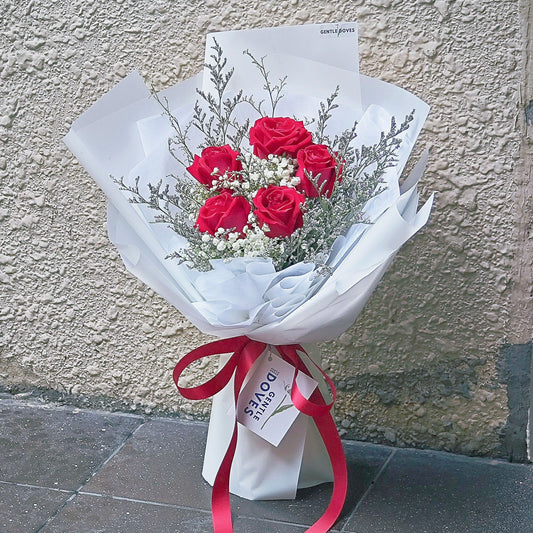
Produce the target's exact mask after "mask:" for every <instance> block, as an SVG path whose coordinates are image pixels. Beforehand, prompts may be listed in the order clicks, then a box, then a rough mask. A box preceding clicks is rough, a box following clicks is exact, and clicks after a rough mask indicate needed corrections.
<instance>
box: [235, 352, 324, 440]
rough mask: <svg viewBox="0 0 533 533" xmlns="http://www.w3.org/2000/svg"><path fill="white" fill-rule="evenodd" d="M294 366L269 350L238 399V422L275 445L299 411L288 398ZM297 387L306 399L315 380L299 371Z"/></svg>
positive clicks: (314, 386) (313, 387) (312, 388)
mask: <svg viewBox="0 0 533 533" xmlns="http://www.w3.org/2000/svg"><path fill="white" fill-rule="evenodd" d="M295 370H296V369H295V368H294V367H293V366H292V365H290V364H289V363H287V362H285V361H284V360H283V359H281V358H280V357H278V356H276V355H274V354H272V353H271V352H269V353H268V354H267V355H265V356H264V357H263V358H262V359H261V361H260V362H259V364H258V366H257V368H256V369H255V370H254V372H253V374H252V376H251V377H250V379H249V381H248V382H247V383H246V385H245V386H244V387H243V388H242V390H241V393H240V394H239V399H238V401H237V421H238V422H239V423H241V424H242V425H243V426H245V427H247V428H248V429H249V430H250V431H253V432H254V433H256V434H257V435H259V436H260V437H262V438H263V439H265V440H266V441H268V442H270V444H273V445H274V446H277V445H278V444H279V443H280V442H281V440H282V439H283V437H284V436H285V435H286V434H287V431H289V429H290V427H291V426H292V424H293V422H294V421H295V420H296V417H297V416H298V415H299V414H300V412H299V411H298V409H296V407H294V405H293V403H292V401H291V386H292V380H293V377H294V372H295ZM296 380H297V382H298V389H299V390H300V392H301V393H302V395H303V396H304V397H305V398H306V399H308V398H309V397H310V396H311V394H312V393H313V391H314V390H315V389H316V387H317V385H318V383H317V382H316V381H315V380H314V379H312V378H310V377H309V376H307V375H306V374H304V373H303V372H300V373H299V374H298V376H297V378H296Z"/></svg>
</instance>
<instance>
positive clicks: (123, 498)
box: [77, 490, 211, 514]
mask: <svg viewBox="0 0 533 533" xmlns="http://www.w3.org/2000/svg"><path fill="white" fill-rule="evenodd" d="M77 495H79V496H93V497H96V498H110V499H112V500H119V501H125V502H131V503H142V504H146V505H154V506H156V507H166V508H170V509H179V510H183V511H198V512H200V513H204V514H211V510H210V509H202V508H201V507H189V506H187V505H176V504H173V503H165V502H156V501H152V500H141V499H138V498H128V497H127V496H116V495H115V494H102V493H101V492H88V491H83V490H82V491H79V492H78V493H77Z"/></svg>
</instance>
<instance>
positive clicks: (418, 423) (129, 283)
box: [0, 0, 532, 455]
mask: <svg viewBox="0 0 533 533" xmlns="http://www.w3.org/2000/svg"><path fill="white" fill-rule="evenodd" d="M526 12H527V9H526V8H524V4H520V2H519V0H497V1H496V0H455V1H448V0H434V1H433V0H417V1H415V0H413V1H402V0H364V1H363V0H355V1H350V2H346V1H344V0H337V1H327V2H326V1H309V2H305V1H302V0H290V1H281V2H280V1H278V0H275V1H274V0H263V1H261V2H256V1H253V0H239V1H238V2H237V1H222V0H204V1H193V2H189V1H184V0H177V1H173V2H169V1H167V0H164V1H163V0H138V1H134V0H129V1H128V0H114V1H111V0H107V1H104V0H70V1H68V2H67V1H66V0H46V1H44V0H33V1H31V2H30V1H19V0H17V1H15V0H4V1H3V2H2V9H1V10H0V22H1V24H0V28H2V29H1V30H0V53H1V59H2V61H1V63H0V179H1V182H0V224H1V225H0V244H1V248H0V291H1V292H0V324H1V326H0V328H1V329H0V332H1V336H0V385H2V386H3V387H4V388H6V387H7V388H11V390H15V391H16V390H21V389H23V388H24V387H30V388H31V387H38V388H41V389H45V390H55V391H59V392H61V393H64V394H68V395H73V396H74V397H75V396H84V397H88V398H92V399H93V400H94V399H95V398H104V401H105V402H108V404H109V405H110V403H109V402H112V400H113V399H120V400H123V401H125V402H126V403H127V404H128V405H130V406H131V408H132V409H141V410H146V411H150V410H153V409H158V410H163V411H169V412H179V413H182V414H193V415H195V416H205V415H207V413H208V404H207V403H206V402H202V403H195V404H192V403H189V402H187V401H184V400H183V399H182V398H181V397H180V396H179V395H178V394H177V391H175V389H174V386H173V383H172V379H171V371H172V368H173V366H174V364H175V362H176V361H177V360H178V358H179V357H181V356H182V355H183V354H185V353H186V352H187V351H188V350H190V349H192V348H194V347H196V346H198V345H200V344H201V343H203V342H204V341H206V340H207V339H206V338H205V337H204V336H202V335H201V334H199V333H198V332H197V331H196V330H195V329H194V328H193V327H192V326H191V325H190V324H188V323H187V321H186V320H185V319H184V318H183V317H182V316H181V315H180V314H179V313H178V312H177V311H176V310H175V309H173V308H171V307H170V306H169V305H168V304H167V303H166V302H165V301H164V300H162V299H161V298H160V297H158V296H157V295H155V294H154V293H153V292H152V291H151V290H149V289H147V288H146V287H145V286H144V285H143V284H142V283H140V282H139V281H137V280H136V279H134V278H133V277H132V276H130V275H129V274H128V273H127V272H126V271H125V269H124V267H123V266H122V263H121V261H120V259H119V257H118V255H117V253H116V251H115V250H114V248H113V247H112V246H111V245H110V243H109V242H108V239H107V236H106V228H105V199H104V196H103V194H102V193H101V191H100V190H98V189H97V187H96V185H95V184H94V183H93V182H92V181H91V179H90V178H89V177H88V175H87V174H86V173H85V171H83V169H82V168H81V167H80V166H79V165H78V164H77V163H76V161H75V160H74V159H73V157H72V156H71V155H70V153H69V152H68V151H67V149H66V148H65V147H64V146H63V145H62V143H61V140H60V139H61V137H62V136H63V135H64V134H65V133H66V132H67V131H68V128H69V125H70V122H71V121H72V120H73V119H74V118H75V117H77V116H78V115H79V114H80V113H81V112H82V111H83V110H85V109H86V108H87V107H88V106H89V105H90V104H91V103H92V102H94V101H95V100H96V99H97V98H98V97H99V96H100V95H102V94H103V93H105V92H106V91H107V90H108V89H110V88H111V87H112V86H113V85H115V84H116V83H117V82H118V81H119V80H120V79H121V78H122V77H124V76H125V75H126V74H127V73H129V72H130V71H131V70H133V69H138V70H139V71H140V72H141V73H142V75H143V76H144V77H145V79H146V80H148V81H149V82H151V83H152V84H153V85H154V86H155V87H156V88H163V87H166V86H168V85H171V84H172V83H175V82H177V81H179V80H182V79H184V78H186V77H188V76H190V75H192V74H194V73H196V72H197V71H198V70H199V69H200V68H201V63H202V58H203V49H204V42H205V34H206V32H208V31H213V30H222V29H240V28H249V27H261V26H267V25H276V24H301V23H311V22H324V21H339V20H357V21H358V22H359V26H360V52H361V70H362V72H363V73H365V74H369V75H372V76H376V77H380V78H382V79H385V80H388V81H392V82H394V83H396V84H398V85H401V86H403V87H405V88H406V89H408V90H411V91H413V92H414V93H416V94H418V95H419V96H421V97H422V98H423V99H425V100H426V101H427V102H428V103H429V104H430V105H431V107H432V112H431V115H430V119H429V121H428V123H427V125H426V128H425V132H424V133H423V135H422V137H421V139H420V145H419V148H418V150H420V149H421V147H422V146H423V145H424V144H429V145H431V147H432V153H431V164H430V166H429V170H428V172H427V175H426V177H425V179H424V182H423V185H422V187H423V196H424V197H427V195H428V194H429V192H430V191H437V201H436V205H435V209H434V214H433V217H432V219H431V222H430V224H429V225H428V227H427V228H426V229H425V230H424V231H423V233H422V234H420V235H418V236H417V237H416V239H415V240H414V241H413V242H412V243H410V244H408V245H407V246H406V247H405V248H404V249H403V250H402V251H401V253H400V254H399V256H398V257H397V259H396V262H395V264H394V266H393V268H392V269H391V270H390V271H389V273H388V274H387V275H386V277H385V279H384V280H383V282H382V284H381V285H380V286H379V288H378V290H377V291H376V293H375V294H374V296H373V298H372V300H371V302H370V303H369V304H368V306H367V308H366V309H365V311H364V312H363V314H362V316H361V317H360V319H359V320H358V322H357V323H356V325H355V326H354V327H353V328H352V329H351V330H349V331H348V332H347V333H346V334H344V335H343V336H342V337H341V338H340V339H339V340H338V341H337V342H333V343H329V344H327V345H324V346H323V349H324V352H325V354H326V368H327V370H328V371H329V372H330V373H331V375H332V377H333V378H334V379H335V380H336V381H337V383H338V384H339V389H340V397H339V401H338V404H337V410H336V411H337V416H338V421H339V427H341V428H342V429H343V431H344V432H345V434H346V435H347V436H350V437H354V438H362V439H371V440H375V441H381V442H389V443H393V444H397V445H411V446H428V447H434V448H441V449H447V450H452V451H458V452H463V453H475V454H491V455H494V454H501V453H504V452H503V448H502V442H503V433H504V429H505V427H506V423H507V420H508V416H509V408H508V405H507V385H506V382H505V375H506V374H505V372H502V371H501V356H500V351H501V348H502V346H504V345H514V344H525V343H527V342H528V341H529V340H530V339H531V321H532V313H531V293H530V291H531V278H530V276H531V263H532V254H531V239H530V231H531V216H532V215H531V213H532V209H531V197H532V192H531V179H530V176H531V175H530V174H529V173H528V169H529V168H530V167H528V164H529V161H530V159H529V160H528V157H529V156H528V154H527V146H526V147H525V144H524V143H525V142H526V141H524V140H523V138H524V128H525V125H524V118H523V116H522V115H523V107H524V105H525V103H527V102H523V94H522V95H521V92H520V91H521V88H523V87H524V83H525V82H524V72H525V61H526V55H525V52H524V49H525V48H524V47H525V42H526V30H525V28H526V24H525V21H524V20H523V19H524V17H525V16H527V13H526ZM521 28H524V30H523V31H522V30H521ZM209 370H210V369H209V368H205V367H200V366H198V367H197V369H196V373H197V375H199V374H205V372H207V371H209ZM502 376H503V377H502ZM192 377H193V378H194V376H192Z"/></svg>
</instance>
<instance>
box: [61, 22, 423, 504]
mask: <svg viewBox="0 0 533 533" xmlns="http://www.w3.org/2000/svg"><path fill="white" fill-rule="evenodd" d="M330 26H332V25H312V26H304V27H299V28H290V27H289V28H276V29H268V30H257V31H246V32H225V33H222V34H217V35H216V36H215V37H216V38H217V41H218V42H219V43H220V44H221V46H222V47H223V49H224V52H225V54H226V55H227V57H228V58H229V60H230V61H229V62H230V63H231V64H233V66H235V73H236V77H235V79H234V80H233V82H234V83H235V85H234V86H230V87H228V92H229V94H231V92H232V91H235V90H238V89H241V88H242V89H245V91H246V90H249V91H253V90H254V89H255V90H257V83H258V82H257V80H256V79H255V78H254V77H253V76H252V74H250V70H249V68H248V67H247V66H246V67H245V64H247V63H245V62H246V59H247V58H246V57H244V56H243V55H242V50H243V48H249V49H250V50H251V51H253V52H254V54H259V55H261V56H262V55H266V53H267V52H268V51H269V50H272V52H273V54H274V58H275V61H274V63H273V65H275V68H274V74H275V75H277V74H288V75H289V79H295V81H294V82H292V83H289V84H288V87H287V92H288V94H287V97H286V98H285V99H284V100H282V101H281V102H280V113H276V114H277V115H278V116H283V114H285V115H290V116H293V115H296V116H301V115H299V113H302V114H303V115H306V116H310V115H316V112H317V110H318V103H319V102H320V101H321V100H325V99H326V98H327V97H328V96H329V95H330V94H331V92H332V88H333V89H334V86H335V85H337V84H339V85H340V88H341V90H340V95H339V109H338V110H337V112H336V113H335V114H334V116H333V117H332V120H331V121H330V124H329V128H331V130H332V131H341V130H343V129H346V128H349V127H350V126H351V125H352V123H353V122H354V121H355V120H357V121H358V126H357V130H356V131H357V134H358V136H357V138H356V140H355V146H356V147H360V146H361V145H363V144H364V145H367V146H368V145H369V144H372V143H374V142H376V141H377V140H378V138H379V135H380V133H381V132H382V131H388V129H389V127H390V119H391V117H392V116H394V117H396V119H397V121H398V122H401V121H402V120H403V119H404V117H405V116H406V115H407V114H409V113H410V112H411V111H412V110H413V109H414V110H415V113H414V121H413V122H412V123H411V125H410V127H409V129H408V130H407V131H406V132H405V133H404V134H402V144H401V146H400V149H399V151H398V162H397V164H395V165H394V166H393V167H391V168H389V169H387V172H386V175H385V178H384V186H385V187H384V190H383V192H381V193H380V194H378V195H377V196H376V197H375V198H373V199H372V200H370V201H369V202H368V204H367V205H366V207H365V216H366V218H367V219H368V221H369V222H371V224H355V225H354V226H353V227H352V228H351V229H350V230H349V231H348V233H347V234H346V235H345V236H344V237H342V238H339V239H338V240H337V241H336V242H335V244H334V246H333V249H332V252H331V254H330V258H329V260H328V264H329V265H330V266H331V267H332V270H333V272H332V274H331V276H329V277H328V278H326V279H324V278H323V277H317V276H315V275H314V273H313V268H314V265H312V264H308V263H300V264H297V265H293V266H291V267H289V268H286V269H285V270H283V271H281V272H276V271H275V269H274V267H273V265H272V263H271V261H269V260H267V259H253V258H236V259H234V260H232V261H230V262H224V261H216V262H214V264H213V265H214V269H213V270H212V271H210V272H205V273H201V272H197V271H195V270H193V269H189V268H188V267H186V266H185V265H178V264H177V263H176V261H173V260H170V259H167V258H166V257H167V256H168V254H169V253H171V252H173V251H175V250H176V249H177V248H180V247H183V246H185V245H186V242H185V240H184V239H183V238H182V237H180V236H178V235H176V234H175V233H174V232H173V231H172V230H171V229H170V228H168V227H166V226H164V225H162V224H153V223H152V220H153V213H152V212H150V211H149V210H148V209H147V208H145V207H144V206H139V205H135V204H132V203H130V202H129V201H128V193H125V192H124V191H121V190H120V189H119V187H118V185H117V184H116V183H115V182H114V181H113V180H112V179H111V178H110V175H113V176H115V177H121V176H122V177H124V178H125V182H126V183H130V184H133V183H134V181H135V179H136V178H137V177H138V176H139V177H140V178H141V185H142V184H143V183H147V182H152V183H154V182H156V181H158V180H159V179H165V177H166V176H167V175H168V174H169V173H171V172H173V173H183V169H182V168H179V165H178V164H177V162H176V161H175V160H174V159H173V158H172V157H171V156H170V154H169V151H168V147H167V140H168V137H169V136H170V135H172V130H171V128H170V126H169V124H168V119H167V118H166V117H164V116H162V115H161V109H160V107H159V105H158V104H157V103H156V101H155V100H154V99H153V98H151V97H150V93H149V90H148V89H147V87H146V85H145V84H144V82H143V80H142V79H141V77H140V75H139V74H138V73H136V72H133V73H132V74H130V75H129V76H127V77H126V78H125V79H124V80H123V81H122V82H120V83H119V84H118V85H117V86H116V87H115V88H114V89H112V90H111V91H109V92H108V93H107V94H105V95H104V96H103V97H102V98H100V100H98V101H97V102H96V103H95V104H94V105H93V106H92V107H91V108H90V109H88V110H87V111H86V112H85V113H84V114H83V115H81V116H80V117H79V118H78V119H77V120H76V121H75V122H74V123H73V125H72V128H71V130H70V131H69V133H68V135H67V136H66V137H65V143H66V144H67V146H68V147H69V148H70V150H71V151H72V152H73V153H74V155H75V156H76V157H77V158H78V160H79V161H80V162H81V164H82V165H83V166H84V167H85V168H86V170H87V171H88V172H89V174H90V175H91V176H92V177H93V178H94V179H95V181H96V182H97V183H98V185H99V186H100V187H101V188H102V190H103V191H104V192H105V194H106V195H107V198H108V232H109V237H110V239H111V241H112V242H113V243H114V244H115V246H116V247H117V248H118V250H119V252H120V255H121V257H122V259H123V261H124V264H125V266H126V268H127V269H128V270H129V271H130V272H131V273H133V274H134V275H135V276H137V277H138V278H139V279H141V280H142V281H144V282H145V283H146V284H147V285H148V286H150V287H151V288H152V289H153V290H155V291H156V292H157V293H159V294H160V295H161V296H162V297H163V298H165V299H166V300H167V301H168V302H169V303H171V304H172V305H174V306H175V307H176V308H177V309H179V310H180V311H181V312H182V313H183V315H185V316H186V317H187V318H188V319H189V320H190V321H191V322H192V323H193V324H194V325H195V326H196V327H198V329H200V330H201V331H202V332H204V333H206V334H210V335H216V336H218V337H221V338H229V337H234V336H240V335H246V336H248V337H250V338H251V339H255V340H258V341H262V342H265V343H267V344H272V345H276V344H277V345H280V344H293V343H315V342H319V341H328V340H332V339H335V338H337V337H338V336H339V335H340V334H341V333H343V332H344V331H345V330H346V329H347V328H349V327H350V326H351V325H352V324H353V322H354V320H355V319H356V317H357V316H358V314H359V313H360V312H361V310H362V308H363V306H364V304H365V303H366V301H367V299H368V298H369V297H370V295H371V294H372V291H373V290H374V288H375V287H376V285H377V283H378V282H379V280H380V279H381V277H382V275H383V274H384V272H385V270H386V269H387V267H388V266H389V265H390V263H391V262H392V260H393V258H394V255H395V254H396V252H397V251H398V250H399V248H400V247H401V246H402V245H403V244H404V243H405V242H406V241H407V240H408V239H409V238H410V237H411V236H413V235H414V234H415V233H416V232H417V231H418V230H419V229H420V228H422V227H423V226H424V225H425V224H426V222H427V220H428V217H429V214H430V210H431V205H432V201H433V197H431V198H430V199H429V200H428V201H427V202H426V203H425V204H424V205H423V207H422V208H421V209H420V210H419V211H417V205H418V193H417V189H416V184H417V182H418V180H419V179H420V177H421V176H422V174H423V171H424V167H425V162H426V159H427V154H424V156H423V157H422V159H421V161H420V162H419V164H417V165H416V166H415V168H414V169H413V171H412V173H411V175H410V176H409V178H408V179H407V180H406V181H405V183H404V186H403V187H402V188H400V186H399V178H400V175H401V173H402V171H403V169H404V167H405V164H406V161H407V159H408V157H409V154H410V153H411V151H412V148H413V146H414V143H415V141H416V138H417V137H418V135H419V133H420V130H421V128H422V125H423V123H424V121H425V118H426V116H427V113H428V111H429V108H428V106H427V105H426V104H425V103H424V102H422V101H421V100H420V99H418V98H417V97H415V96H414V95H412V94H410V93H408V92H406V91H404V90H403V89H400V88H398V87H395V86H393V85H390V84H388V83H385V82H382V81H379V80H376V79H372V78H368V77H366V76H360V75H359V73H358V62H357V61H358V60H357V40H356V39H357V33H356V31H355V28H356V26H355V24H354V23H345V25H344V26H342V24H341V25H340V27H341V28H343V27H344V28H346V29H347V30H346V33H345V34H342V35H339V36H338V37H337V38H336V39H334V38H332V37H331V34H330V33H327V32H326V33H324V32H323V30H324V29H328V28H329V27H330ZM333 26H334V25H333ZM337 26H339V25H337ZM348 30H349V31H348ZM354 33H355V35H354ZM211 39H212V36H209V37H208V43H209V42H210V40H211ZM274 44H275V47H274V49H273V46H274ZM267 59H268V58H267ZM288 66H292V68H291V72H285V69H287V68H288ZM241 67H242V68H241ZM292 74H295V78H291V75H292ZM274 79H275V76H274ZM332 84H333V85H332ZM196 88H203V89H204V90H208V89H209V80H208V79H207V77H206V76H202V75H201V74H199V75H198V76H195V77H194V78H191V79H190V80H187V81H185V82H183V83H180V84H177V85H175V86H173V87H171V88H169V89H167V90H165V91H163V92H162V93H161V96H164V97H166V98H167V99H168V102H169V106H170V109H171V110H172V112H173V114H174V116H176V117H178V118H179V119H180V120H181V121H182V122H186V121H187V120H188V119H189V118H190V116H191V112H192V109H193V106H194V102H195V100H196V99H197V94H196V93H195V89H196ZM283 106H285V107H283ZM250 116H251V118H252V119H253V118H254V117H253V115H250ZM192 140H193V144H194V142H197V143H199V142H200V141H201V139H196V140H195V139H194V137H193V139H192ZM231 394H232V393H231V384H230V385H229V386H228V387H227V388H226V389H225V390H224V391H222V392H221V393H219V395H217V396H216V397H215V399H214V401H213V409H212V416H211V424H210V430H209V437H208V442H207V448H206V457H205V464H204V472H203V473H204V476H205V477H206V479H207V480H208V481H209V482H213V480H214V475H215V474H216V470H217V469H218V465H219V464H220V461H221V459H222V456H223V452H224V449H225V444H226V443H227V442H228V441H229V438H230V436H231V435H230V434H228V430H229V428H230V427H231V424H229V423H227V416H228V415H227V411H228V404H231V403H232V402H233V399H232V396H231ZM313 426H314V425H313V423H312V421H311V420H309V419H308V418H307V417H305V416H304V415H300V416H299V417H298V419H297V420H296V422H295V424H294V426H293V428H292V429H291V431H289V433H288V435H287V436H286V437H285V438H284V440H283V441H282V442H281V444H280V446H278V448H274V447H272V446H271V445H269V444H267V443H266V442H265V441H262V439H260V438H259V437H257V436H256V435H254V434H252V433H251V432H249V431H247V430H246V429H245V428H240V433H239V443H238V449H237V454H236V456H235V460H234V464H233V468H232V476H231V487H230V488H231V491H232V492H234V493H236V494H239V495H241V496H243V497H246V498H251V499H270V498H293V497H294V495H295V491H296V488H297V487H298V486H310V485H313V484H316V483H320V482H322V481H327V480H330V479H331V469H330V465H329V460H328V459H327V456H326V454H325V450H324V446H323V444H322V442H321V440H320V437H319V436H318V434H317V432H316V428H314V427H313ZM250 457H253V458H254V459H253V462H252V461H250Z"/></svg>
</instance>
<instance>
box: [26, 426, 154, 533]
mask: <svg viewBox="0 0 533 533" xmlns="http://www.w3.org/2000/svg"><path fill="white" fill-rule="evenodd" d="M145 422H146V420H145V419H144V418H143V419H141V423H140V424H139V425H138V426H137V427H136V428H135V429H134V430H133V431H130V432H129V433H128V434H127V435H126V437H125V438H124V439H123V441H122V442H121V443H120V444H119V445H118V446H117V447H116V448H115V449H114V450H113V452H112V453H111V454H110V455H109V456H108V457H107V458H106V459H105V460H104V461H103V462H102V463H101V464H100V465H99V466H98V467H97V468H96V469H95V470H94V472H93V473H92V474H91V475H90V476H88V478H87V479H86V480H85V481H84V482H83V483H82V484H81V485H80V486H79V487H78V488H77V489H76V490H74V491H71V492H72V494H71V495H70V497H69V498H67V499H66V500H65V501H64V502H62V504H61V505H60V506H59V507H58V508H57V509H56V510H55V511H54V512H53V513H52V514H51V515H50V516H49V517H48V518H47V520H46V521H45V522H44V524H43V525H42V526H40V527H39V528H38V529H36V530H35V532H34V533H39V532H40V531H42V530H43V529H44V528H45V527H46V526H47V525H48V524H49V523H50V522H51V521H52V520H53V519H54V518H55V517H56V516H58V515H59V514H61V512H62V511H63V510H64V509H65V507H66V506H67V505H68V504H69V503H70V502H72V501H73V500H74V499H75V498H76V496H77V495H78V494H79V493H80V491H81V490H82V489H83V487H85V485H87V483H88V482H89V481H90V480H91V479H92V478H93V477H94V476H95V475H96V474H97V473H98V472H100V470H102V468H104V466H105V465H106V464H107V463H108V462H109V461H110V460H111V459H112V458H113V457H115V456H116V455H117V453H118V452H119V451H120V450H121V449H122V448H123V447H124V445H125V444H126V443H127V442H128V440H129V439H130V438H131V437H133V435H134V434H135V433H136V432H137V431H138V429H139V428H140V427H142V426H143V425H144V424H145Z"/></svg>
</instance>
